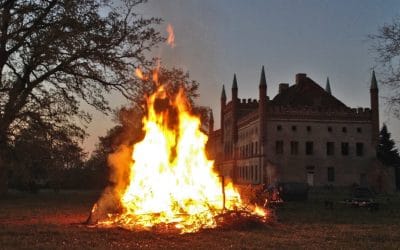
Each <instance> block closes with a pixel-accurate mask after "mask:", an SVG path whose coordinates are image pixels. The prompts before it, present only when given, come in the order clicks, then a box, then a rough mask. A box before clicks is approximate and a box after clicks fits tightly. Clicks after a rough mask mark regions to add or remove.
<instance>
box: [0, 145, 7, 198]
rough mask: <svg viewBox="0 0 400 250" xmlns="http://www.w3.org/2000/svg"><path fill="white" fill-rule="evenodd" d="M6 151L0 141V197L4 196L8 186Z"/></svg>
mask: <svg viewBox="0 0 400 250" xmlns="http://www.w3.org/2000/svg"><path fill="white" fill-rule="evenodd" d="M6 152H7V147H5V146H4V145H3V143H1V142H0V197H1V196H4V195H5V194H6V193H7V187H8V178H7V177H8V175H7V172H8V168H7V160H6V157H5V155H6Z"/></svg>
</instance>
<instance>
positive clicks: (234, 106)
mask: <svg viewBox="0 0 400 250" xmlns="http://www.w3.org/2000/svg"><path fill="white" fill-rule="evenodd" d="M238 113H239V98H238V84H237V80H236V74H234V75H233V83H232V140H233V141H232V143H233V144H236V142H237V140H238V126H237V123H238Z"/></svg>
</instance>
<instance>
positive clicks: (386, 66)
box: [369, 16, 400, 118]
mask: <svg viewBox="0 0 400 250" xmlns="http://www.w3.org/2000/svg"><path fill="white" fill-rule="evenodd" d="M369 38H370V39H371V42H372V49H373V51H374V52H375V53H376V55H377V58H376V59H377V62H378V67H377V70H378V71H379V73H381V74H380V81H381V83H383V84H384V85H386V86H387V87H388V88H389V89H390V94H389V96H387V101H388V104H389V107H390V108H391V110H392V111H393V112H394V113H395V115H396V116H397V117H399V118H400V16H399V17H396V18H394V19H393V21H392V23H386V24H384V25H383V26H382V27H380V28H379V30H378V32H377V33H376V34H372V35H370V36H369Z"/></svg>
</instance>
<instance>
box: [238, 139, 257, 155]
mask: <svg viewBox="0 0 400 250" xmlns="http://www.w3.org/2000/svg"><path fill="white" fill-rule="evenodd" d="M257 152H258V142H252V143H249V144H247V145H243V146H241V147H239V157H241V158H243V157H251V156H254V155H257Z"/></svg>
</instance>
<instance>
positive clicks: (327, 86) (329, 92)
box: [325, 77, 332, 95]
mask: <svg viewBox="0 0 400 250" xmlns="http://www.w3.org/2000/svg"><path fill="white" fill-rule="evenodd" d="M325 91H326V92H328V94H330V95H332V92H331V84H330V83H329V77H327V78H326V86H325Z"/></svg>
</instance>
